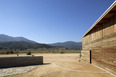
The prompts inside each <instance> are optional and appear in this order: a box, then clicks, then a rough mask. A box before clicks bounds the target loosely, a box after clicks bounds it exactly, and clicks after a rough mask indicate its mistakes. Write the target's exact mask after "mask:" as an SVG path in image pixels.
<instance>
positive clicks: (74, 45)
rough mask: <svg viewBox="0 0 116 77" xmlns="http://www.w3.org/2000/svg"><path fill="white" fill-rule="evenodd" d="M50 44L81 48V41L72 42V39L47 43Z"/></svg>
mask: <svg viewBox="0 0 116 77" xmlns="http://www.w3.org/2000/svg"><path fill="white" fill-rule="evenodd" d="M48 45H51V46H62V47H65V48H68V49H79V50H80V49H82V42H73V41H67V42H58V43H53V44H48Z"/></svg>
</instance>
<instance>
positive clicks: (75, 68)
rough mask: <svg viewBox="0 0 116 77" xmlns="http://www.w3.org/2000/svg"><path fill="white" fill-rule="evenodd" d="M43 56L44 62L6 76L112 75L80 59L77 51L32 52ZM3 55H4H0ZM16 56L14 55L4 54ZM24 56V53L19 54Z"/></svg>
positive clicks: (66, 76)
mask: <svg viewBox="0 0 116 77" xmlns="http://www.w3.org/2000/svg"><path fill="white" fill-rule="evenodd" d="M34 55H36V56H43V57H44V64H43V65H38V67H37V68H35V69H33V70H31V71H29V72H27V73H24V74H19V75H12V76H6V77H114V76H112V75H111V74H109V73H107V72H105V71H103V70H101V69H99V68H97V67H95V66H94V65H93V64H89V63H87V62H85V61H80V58H79V54H78V53H70V54H40V53H36V54H34ZM0 56H5V55H0ZM6 56H16V55H6ZM21 56H25V54H21Z"/></svg>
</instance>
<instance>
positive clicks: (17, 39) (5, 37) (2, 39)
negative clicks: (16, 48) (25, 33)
mask: <svg viewBox="0 0 116 77" xmlns="http://www.w3.org/2000/svg"><path fill="white" fill-rule="evenodd" d="M20 41H25V42H30V43H36V42H34V41H32V40H29V39H26V38H24V37H12V36H8V35H5V34H0V42H20Z"/></svg>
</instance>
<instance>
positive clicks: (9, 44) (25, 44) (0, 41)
mask: <svg viewBox="0 0 116 77" xmlns="http://www.w3.org/2000/svg"><path fill="white" fill-rule="evenodd" d="M0 47H1V48H2V47H5V48H11V49H20V50H26V49H38V48H53V46H49V45H46V44H41V43H36V42H34V41H31V40H28V39H26V38H24V37H12V36H8V35H4V34H0Z"/></svg>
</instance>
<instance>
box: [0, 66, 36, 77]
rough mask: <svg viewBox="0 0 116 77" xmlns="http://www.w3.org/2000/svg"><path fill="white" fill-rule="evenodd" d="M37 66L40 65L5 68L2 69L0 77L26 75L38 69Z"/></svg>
mask: <svg viewBox="0 0 116 77" xmlns="http://www.w3.org/2000/svg"><path fill="white" fill-rule="evenodd" d="M37 66H38V65H34V66H24V67H13V68H3V69H0V77H3V76H7V75H15V74H21V73H26V72H28V71H30V70H32V69H34V68H36V67H37Z"/></svg>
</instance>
